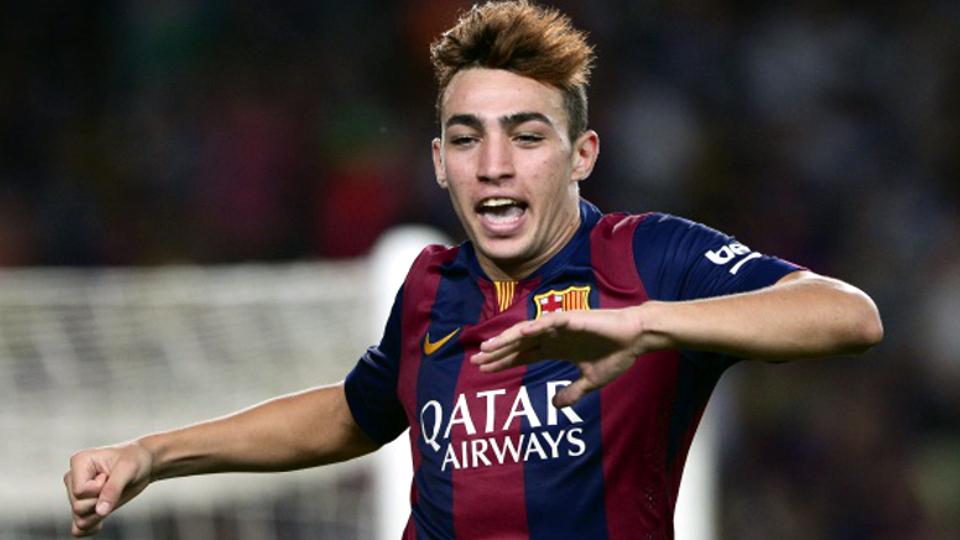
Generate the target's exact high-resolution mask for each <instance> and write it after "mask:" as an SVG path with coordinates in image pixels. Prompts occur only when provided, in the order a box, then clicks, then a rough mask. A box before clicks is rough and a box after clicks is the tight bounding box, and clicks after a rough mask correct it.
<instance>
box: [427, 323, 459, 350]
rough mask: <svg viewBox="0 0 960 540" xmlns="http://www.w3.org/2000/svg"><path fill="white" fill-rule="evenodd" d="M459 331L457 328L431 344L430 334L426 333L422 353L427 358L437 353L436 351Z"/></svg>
mask: <svg viewBox="0 0 960 540" xmlns="http://www.w3.org/2000/svg"><path fill="white" fill-rule="evenodd" d="M459 331H460V329H459V328H457V329H456V330H454V331H453V332H450V333H449V334H447V335H445V336H443V337H442V338H440V339H439V340H437V341H435V342H433V343H430V332H427V335H426V337H424V338H423V353H424V354H426V355H427V356H430V355H431V354H433V353H435V352H437V350H438V349H440V347H443V345H444V344H445V343H446V342H448V341H450V340H451V339H452V338H453V336H455V335H457V332H459Z"/></svg>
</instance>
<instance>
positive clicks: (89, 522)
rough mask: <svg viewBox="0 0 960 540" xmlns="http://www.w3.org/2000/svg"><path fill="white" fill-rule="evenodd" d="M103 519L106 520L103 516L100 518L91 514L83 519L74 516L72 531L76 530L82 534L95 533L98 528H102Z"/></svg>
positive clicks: (95, 514)
mask: <svg viewBox="0 0 960 540" xmlns="http://www.w3.org/2000/svg"><path fill="white" fill-rule="evenodd" d="M104 519H106V517H105V516H101V515H99V514H97V513H93V514H90V515H89V516H84V517H76V516H74V518H73V527H72V530H76V531H78V532H81V533H84V534H92V533H95V532H97V531H99V530H100V527H102V526H103V525H102V522H103V520H104Z"/></svg>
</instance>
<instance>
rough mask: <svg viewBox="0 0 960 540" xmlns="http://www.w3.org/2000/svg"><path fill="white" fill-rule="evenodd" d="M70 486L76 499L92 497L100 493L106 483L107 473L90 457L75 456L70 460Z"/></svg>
mask: <svg viewBox="0 0 960 540" xmlns="http://www.w3.org/2000/svg"><path fill="white" fill-rule="evenodd" d="M67 474H69V475H70V485H71V487H72V492H73V494H74V495H75V496H76V497H91V496H96V495H97V494H98V493H100V489H101V488H102V487H103V483H104V482H105V481H106V474H105V472H104V471H103V470H102V469H101V468H100V467H99V466H98V465H97V463H96V462H95V461H94V460H93V458H92V457H91V456H90V455H80V454H78V455H75V456H74V457H73V458H71V459H70V471H69V472H68V473H67Z"/></svg>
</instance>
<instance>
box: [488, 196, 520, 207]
mask: <svg viewBox="0 0 960 540" xmlns="http://www.w3.org/2000/svg"><path fill="white" fill-rule="evenodd" d="M512 204H517V201H515V200H513V199H506V198H493V199H487V200H485V201H483V206H494V207H496V206H510V205H512Z"/></svg>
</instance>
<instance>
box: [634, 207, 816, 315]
mask: <svg viewBox="0 0 960 540" xmlns="http://www.w3.org/2000/svg"><path fill="white" fill-rule="evenodd" d="M633 242H634V245H633V253H634V259H635V262H636V265H637V271H638V272H639V274H640V278H641V279H642V280H643V283H644V286H645V287H646V289H647V296H648V297H649V298H650V299H652V300H666V301H676V300H693V299H697V298H707V297H712V296H721V295H725V294H734V293H739V292H746V291H752V290H756V289H760V288H763V287H766V286H768V285H772V284H774V283H776V281H777V280H779V279H780V278H781V277H783V276H785V275H787V274H789V273H790V272H794V271H797V270H804V269H805V268H803V267H801V266H798V265H796V264H793V263H791V262H787V261H785V260H783V259H779V258H777V257H773V256H770V255H764V254H762V253H758V252H756V251H753V250H751V249H750V248H749V247H747V246H746V245H744V244H742V243H740V242H738V241H737V240H736V239H735V238H733V237H731V236H728V235H726V234H723V233H721V232H719V231H717V230H714V229H712V228H710V227H707V226H705V225H702V224H700V223H696V222H693V221H690V220H687V219H683V218H679V217H676V216H672V215H669V214H659V213H652V214H648V215H647V216H646V218H645V219H644V220H643V221H642V222H640V223H639V224H638V225H637V228H636V231H635V233H634V238H633Z"/></svg>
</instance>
